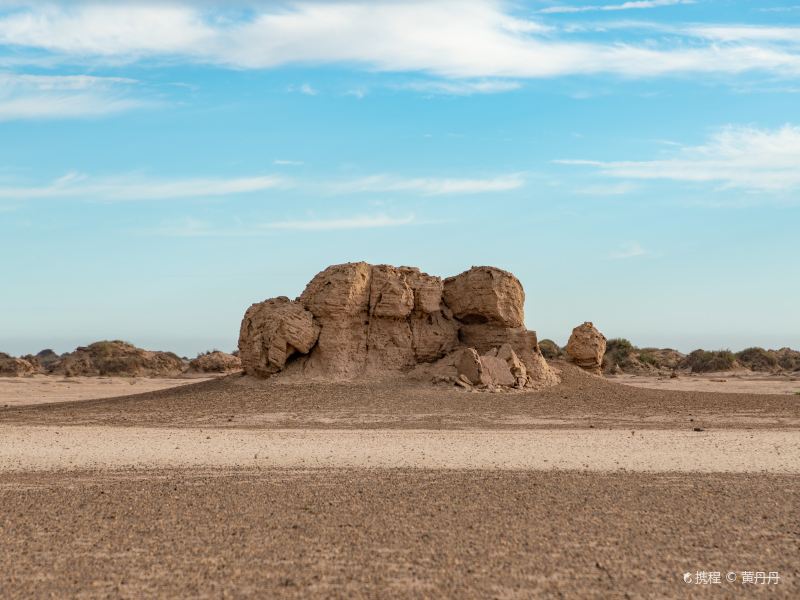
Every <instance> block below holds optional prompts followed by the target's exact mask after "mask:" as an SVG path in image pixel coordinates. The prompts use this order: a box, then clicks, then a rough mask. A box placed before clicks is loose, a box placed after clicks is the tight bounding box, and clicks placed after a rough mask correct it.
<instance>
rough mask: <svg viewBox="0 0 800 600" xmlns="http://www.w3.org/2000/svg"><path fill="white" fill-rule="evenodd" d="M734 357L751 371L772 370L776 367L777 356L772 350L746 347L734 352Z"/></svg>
mask: <svg viewBox="0 0 800 600" xmlns="http://www.w3.org/2000/svg"><path fill="white" fill-rule="evenodd" d="M736 359H737V360H738V361H739V362H740V363H741V364H742V365H744V366H745V367H747V368H748V369H751V370H753V371H773V370H775V369H776V368H777V367H778V357H777V356H775V352H774V351H773V350H764V348H758V347H753V348H747V349H745V350H742V351H741V352H737V353H736Z"/></svg>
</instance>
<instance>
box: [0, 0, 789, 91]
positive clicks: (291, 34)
mask: <svg viewBox="0 0 800 600" xmlns="http://www.w3.org/2000/svg"><path fill="white" fill-rule="evenodd" d="M666 2H668V0H650V1H640V2H625V3H622V4H616V5H596V6H595V5H592V7H593V8H596V9H598V10H628V9H635V8H654V7H656V6H665V5H666V4H665V3H666ZM672 3H674V2H672ZM246 6H247V10H238V9H239V8H241V6H238V7H237V6H236V5H231V4H223V3H218V2H203V3H196V4H191V3H177V2H176V3H169V4H155V3H138V2H130V1H128V2H119V3H115V4H113V5H111V4H104V5H101V4H95V3H80V2H79V3H65V4H63V5H53V4H44V3H41V4H40V3H25V4H22V5H20V6H18V7H17V8H16V9H12V10H8V11H6V13H5V14H4V15H0V46H3V45H4V46H7V47H8V48H10V49H13V51H14V55H15V57H19V56H20V55H23V54H24V53H26V52H27V53H29V55H30V58H31V59H32V60H34V59H35V60H41V59H42V53H46V54H47V55H48V57H49V58H53V57H56V58H58V59H59V60H62V61H64V62H67V63H72V64H81V65H95V64H98V63H103V64H107V63H112V64H118V63H120V62H131V61H142V60H156V61H164V62H169V63H173V62H175V61H183V62H192V63H206V64H214V65H219V66H223V67H231V68H236V69H270V68H275V67H280V66H284V65H293V64H294V65H298V64H300V65H308V64H318V65H325V64H338V65H342V64H343V65H348V66H351V67H356V68H362V69H368V70H371V71H383V72H422V73H427V74H430V75H434V76H437V77H441V78H444V79H449V80H455V79H471V80H475V79H481V78H493V79H511V80H513V79H524V78H542V77H557V76H564V75H576V74H595V73H610V74H615V75H623V76H631V77H648V76H658V75H665V74H676V73H712V72H713V73H733V74H736V73H741V72H744V71H748V70H762V71H769V72H771V73H775V74H778V75H781V76H783V77H788V76H796V75H797V74H798V73H800V53H798V49H797V48H796V47H795V44H794V43H793V41H792V40H784V39H775V38H765V37H763V36H762V37H755V36H752V35H751V36H749V37H748V38H747V39H741V38H730V37H728V38H723V39H720V38H715V39H709V40H706V41H697V36H698V35H700V38H701V39H705V38H704V37H703V36H706V35H708V33H709V32H700V31H697V32H692V31H688V30H687V31H685V32H682V33H681V32H679V36H682V37H683V39H682V40H680V41H678V42H676V41H675V35H674V34H669V35H668V34H666V33H665V34H664V36H663V38H662V39H649V40H647V42H646V43H645V42H634V43H620V41H619V40H617V39H609V40H606V41H603V40H598V39H597V38H596V36H595V37H592V38H589V39H585V40H584V39H581V38H580V37H578V38H574V37H569V36H567V37H565V35H564V32H563V31H560V30H557V29H555V28H553V27H552V26H550V25H548V24H546V23H543V22H540V21H538V20H536V19H532V18H529V17H527V16H521V15H519V14H517V13H514V12H512V7H511V6H510V5H508V4H505V3H502V2H497V1H494V0H472V1H470V2H463V1H456V0H443V1H441V2H426V1H422V0H410V1H408V2H396V1H389V0H376V1H375V2H341V1H339V2H336V1H330V2H309V1H297V0H296V1H293V2H292V1H289V2H286V3H280V4H277V3H254V4H247V5H246ZM583 8H587V7H583ZM551 12H552V10H551ZM717 33H718V34H719V33H720V32H717ZM689 39H694V40H695V42H694V43H684V42H686V41H687V40H689ZM795 41H796V40H795ZM487 85H488V84H484V87H485V90H488V89H489V87H490V86H489V87H486V86H487ZM311 89H313V88H309V91H310V90H311ZM299 91H301V92H302V91H303V90H302V89H299ZM480 91H481V89H480V85H477V86H473V93H479V92H480Z"/></svg>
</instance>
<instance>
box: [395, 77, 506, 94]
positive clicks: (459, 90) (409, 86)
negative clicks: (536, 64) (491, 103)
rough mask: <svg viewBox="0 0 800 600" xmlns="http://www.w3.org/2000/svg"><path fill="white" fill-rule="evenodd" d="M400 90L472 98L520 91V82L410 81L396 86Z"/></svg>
mask: <svg viewBox="0 0 800 600" xmlns="http://www.w3.org/2000/svg"><path fill="white" fill-rule="evenodd" d="M395 87H396V88H398V89H405V90H412V91H415V92H423V93H426V94H433V95H447V96H471V95H473V94H496V93H499V92H510V91H512V90H518V89H519V88H520V87H522V85H521V84H520V83H519V82H518V81H506V80H488V81H410V82H408V83H403V84H400V85H397V86H395Z"/></svg>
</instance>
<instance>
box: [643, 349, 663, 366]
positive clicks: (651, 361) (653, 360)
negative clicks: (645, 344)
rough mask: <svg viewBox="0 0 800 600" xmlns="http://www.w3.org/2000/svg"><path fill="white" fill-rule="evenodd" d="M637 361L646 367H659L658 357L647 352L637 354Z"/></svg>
mask: <svg viewBox="0 0 800 600" xmlns="http://www.w3.org/2000/svg"><path fill="white" fill-rule="evenodd" d="M639 360H640V361H642V362H643V363H644V364H646V365H652V366H654V367H659V366H660V365H659V361H658V357H657V356H656V355H655V354H653V353H652V352H647V351H646V350H644V351H642V352H640V353H639Z"/></svg>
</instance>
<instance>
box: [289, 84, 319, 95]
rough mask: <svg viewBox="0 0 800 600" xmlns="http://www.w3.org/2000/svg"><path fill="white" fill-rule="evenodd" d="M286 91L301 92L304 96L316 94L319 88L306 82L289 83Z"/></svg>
mask: <svg viewBox="0 0 800 600" xmlns="http://www.w3.org/2000/svg"><path fill="white" fill-rule="evenodd" d="M288 91H290V92H297V93H298V94H303V95H304V96H316V95H317V94H319V90H317V89H316V88H314V87H312V86H311V85H310V84H308V83H303V84H301V85H290V86H289V88H288Z"/></svg>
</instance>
